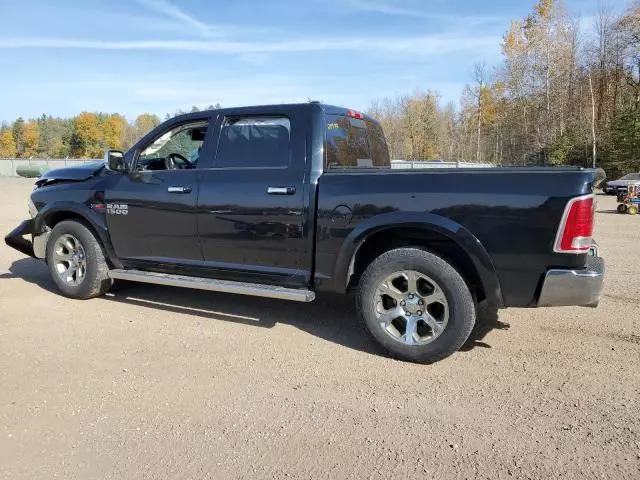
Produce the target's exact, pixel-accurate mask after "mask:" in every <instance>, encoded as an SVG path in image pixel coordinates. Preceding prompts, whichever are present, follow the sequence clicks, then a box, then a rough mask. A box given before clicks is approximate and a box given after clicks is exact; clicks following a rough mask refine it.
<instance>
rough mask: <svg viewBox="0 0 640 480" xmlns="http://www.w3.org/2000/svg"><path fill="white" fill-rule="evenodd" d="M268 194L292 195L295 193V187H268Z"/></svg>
mask: <svg viewBox="0 0 640 480" xmlns="http://www.w3.org/2000/svg"><path fill="white" fill-rule="evenodd" d="M267 193H268V194H269V195H293V194H294V193H296V187H268V188H267Z"/></svg>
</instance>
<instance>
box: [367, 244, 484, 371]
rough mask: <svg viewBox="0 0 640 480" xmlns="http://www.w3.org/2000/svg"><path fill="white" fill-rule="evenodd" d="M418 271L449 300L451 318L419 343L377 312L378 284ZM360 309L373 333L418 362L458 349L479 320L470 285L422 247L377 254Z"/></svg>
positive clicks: (393, 350)
mask: <svg viewBox="0 0 640 480" xmlns="http://www.w3.org/2000/svg"><path fill="white" fill-rule="evenodd" d="M399 271H415V272H419V273H420V274H423V275H425V276H427V277H429V278H431V279H433V281H435V282H436V283H437V284H438V285H439V287H440V289H441V291H442V293H443V294H444V296H445V299H446V301H447V303H448V312H449V315H448V321H447V323H446V326H445V328H444V330H443V331H442V333H440V335H439V336H437V337H436V338H434V339H433V340H431V341H430V343H426V344H419V345H407V344H405V343H402V342H401V341H399V340H397V339H395V338H393V337H392V336H391V335H390V334H388V333H387V331H386V330H385V329H384V328H383V327H382V326H381V323H380V321H379V320H378V318H377V316H376V305H377V302H378V297H377V296H376V291H377V289H378V287H379V286H380V285H381V284H382V283H383V282H384V281H385V279H387V277H389V276H390V275H393V274H394V273H395V272H399ZM356 305H357V309H358V313H359V314H360V317H361V319H362V321H363V322H364V324H365V326H366V327H367V330H368V331H369V333H370V334H371V335H372V336H373V338H374V339H375V340H376V341H377V342H378V343H379V344H380V345H381V346H382V347H383V348H384V349H385V350H386V351H387V352H389V353H390V354H391V355H392V356H394V357H396V358H399V359H402V360H408V361H411V362H417V363H433V362H437V361H438V360H442V359H443V358H445V357H448V356H449V355H451V354H453V353H455V352H456V351H458V350H459V349H460V348H461V347H462V345H463V344H464V342H465V341H466V340H467V338H468V337H469V335H470V334H471V331H472V330H473V327H474V325H475V321H476V304H475V301H474V299H473V296H472V295H471V292H470V291H469V287H468V286H467V284H466V282H465V281H464V279H463V278H462V276H461V275H460V274H459V273H458V271H457V270H456V269H455V268H454V267H453V266H451V265H450V264H449V263H448V262H446V261H445V260H443V259H442V258H440V257H439V256H437V255H434V254H433V253H430V252H427V251H425V250H421V249H418V248H399V249H395V250H390V251H388V252H386V253H384V254H382V255H380V256H379V257H378V258H376V259H375V260H374V261H373V262H372V263H371V264H370V265H369V266H368V267H367V269H366V270H365V272H364V274H363V275H362V277H361V279H360V282H359V285H358V290H357V292H356Z"/></svg>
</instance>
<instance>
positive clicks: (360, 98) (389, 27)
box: [0, 0, 626, 121]
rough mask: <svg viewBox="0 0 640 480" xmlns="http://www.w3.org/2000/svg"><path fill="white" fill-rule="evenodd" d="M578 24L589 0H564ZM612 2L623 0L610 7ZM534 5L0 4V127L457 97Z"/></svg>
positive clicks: (317, 1)
mask: <svg viewBox="0 0 640 480" xmlns="http://www.w3.org/2000/svg"><path fill="white" fill-rule="evenodd" d="M566 4H567V6H568V7H569V9H570V11H571V13H573V14H575V15H578V16H580V17H581V18H582V20H583V22H584V21H586V20H588V19H589V17H590V16H591V15H593V14H594V13H595V11H596V10H597V5H598V0H567V1H566ZM609 4H611V6H612V7H614V8H616V9H617V8H618V7H623V6H624V5H625V4H626V2H625V1H624V0H610V1H609ZM532 5H533V0H531V1H529V0H484V1H473V2H472V1H463V0H429V1H427V0H423V1H420V0H371V1H369V0H299V1H295V0H225V1H217V0H29V1H28V2H23V1H17V0H0V71H1V72H2V75H0V121H1V120H13V119H14V118H16V117H17V116H23V117H25V118H29V117H35V116H39V115H41V114H42V113H47V114H51V115H54V116H72V115H75V114H77V113H79V112H80V111H83V110H89V111H104V112H120V113H123V114H125V115H126V116H127V117H129V118H132V117H135V115H137V114H139V113H142V112H151V113H156V114H159V115H162V116H163V115H164V114H165V113H167V112H173V111H175V110H176V109H179V108H182V109H187V108H189V107H190V106H191V105H198V106H201V107H203V106H206V105H208V104H215V103H216V102H219V103H221V104H222V105H225V106H235V105H250V104H262V103H281V102H295V101H305V100H306V99H307V98H313V99H318V100H322V101H324V102H327V103H333V104H338V105H344V106H348V107H351V108H357V109H366V108H367V106H368V105H369V104H370V102H371V101H372V100H373V99H375V98H380V97H384V96H392V95H395V94H398V93H407V92H411V91H413V90H415V89H417V88H421V89H433V90H437V91H439V92H440V94H441V95H442V97H443V101H448V100H457V98H458V96H459V95H460V93H461V91H462V89H463V88H464V85H465V84H466V83H468V82H469V81H470V72H471V68H472V65H473V64H474V63H475V62H477V61H485V62H487V64H489V65H494V64H497V63H498V62H499V61H500V42H501V38H502V35H503V34H504V32H505V31H506V29H507V28H508V26H509V22H510V20H511V19H516V18H522V17H524V16H525V15H526V14H527V13H528V12H529V11H530V10H531V8H532Z"/></svg>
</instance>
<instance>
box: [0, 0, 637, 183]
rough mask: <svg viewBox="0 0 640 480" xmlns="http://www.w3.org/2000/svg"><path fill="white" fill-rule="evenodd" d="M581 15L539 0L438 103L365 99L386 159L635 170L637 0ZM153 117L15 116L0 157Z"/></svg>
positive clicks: (132, 128)
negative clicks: (492, 61) (492, 56)
mask: <svg viewBox="0 0 640 480" xmlns="http://www.w3.org/2000/svg"><path fill="white" fill-rule="evenodd" d="M590 23H591V24H590V25H587V28H580V27H579V19H577V18H574V17H572V16H571V15H570V14H569V13H568V11H567V9H566V7H565V5H564V3H563V1H562V0H539V1H538V2H537V3H536V4H535V5H534V6H533V9H532V11H531V13H530V14H529V15H527V16H526V17H525V18H523V19H518V20H514V21H513V22H511V25H510V27H509V29H508V30H507V31H506V32H505V35H504V37H503V41H502V61H501V64H500V65H499V66H497V67H496V68H489V67H487V65H486V64H484V63H477V64H476V65H475V66H474V68H473V71H472V72H471V74H472V78H473V82H472V83H471V84H469V85H467V87H466V88H465V89H464V92H463V93H462V96H461V98H460V100H459V102H449V103H448V104H446V105H443V104H442V101H441V97H440V96H439V94H438V93H437V92H435V91H432V90H426V91H416V92H414V93H412V94H407V95H400V96H397V97H395V98H385V99H380V100H376V101H374V102H373V103H372V105H371V107H370V108H369V110H368V113H369V114H370V115H371V116H373V117H374V118H377V119H378V120H379V121H380V122H381V124H382V126H383V129H384V132H385V135H386V138H387V141H388V144H389V149H390V153H391V158H398V159H413V160H416V159H427V160H429V159H442V160H449V161H463V160H464V161H477V162H487V163H495V164H516V165H531V164H533V165H580V166H591V165H593V164H595V165H597V166H601V167H604V168H605V170H606V171H607V173H608V174H609V176H615V175H618V174H620V173H627V172H629V171H640V0H632V2H631V3H630V4H629V5H628V7H627V8H626V10H624V11H623V12H619V13H612V12H611V11H608V10H606V9H605V8H604V7H601V8H600V10H599V11H597V12H595V15H594V16H593V20H592V21H591V22H590ZM209 108H214V107H213V106H210V107H209ZM194 109H196V108H195V107H194ZM177 113H183V112H177ZM168 117H170V115H167V118H168ZM159 122H160V118H159V117H157V116H155V115H150V114H142V115H139V116H138V117H137V118H136V119H135V120H134V121H132V122H128V121H127V120H126V119H125V118H124V117H123V116H121V115H118V114H104V113H88V112H84V113H81V114H80V115H78V116H77V117H75V118H72V119H61V118H53V117H50V116H46V115H43V116H42V117H41V118H38V119H31V120H28V121H24V120H23V119H20V118H19V119H18V120H16V121H15V122H13V123H12V124H11V125H3V126H2V127H1V128H0V158H3V157H23V158H31V157H67V156H70V157H100V156H101V155H102V152H103V150H104V149H105V148H115V149H126V148H128V147H129V146H131V145H132V144H133V143H135V141H136V140H137V139H138V138H140V137H141V136H142V135H144V134H145V133H146V132H147V131H149V130H150V129H151V128H153V127H154V126H156V125H157V124H158V123H159Z"/></svg>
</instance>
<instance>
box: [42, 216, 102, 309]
mask: <svg viewBox="0 0 640 480" xmlns="http://www.w3.org/2000/svg"><path fill="white" fill-rule="evenodd" d="M47 265H48V267H49V272H50V273H51V277H52V278H53V281H54V282H55V284H56V286H57V287H58V289H59V290H60V291H61V292H62V293H63V294H64V295H65V296H67V297H71V298H78V299H87V298H92V297H97V296H100V295H103V294H105V293H106V292H107V291H108V290H109V288H110V287H111V284H112V280H111V279H110V278H109V275H108V272H109V266H108V265H107V262H106V260H105V257H104V253H103V251H102V247H101V246H100V243H99V242H98V239H97V238H96V236H95V234H94V233H93V232H92V231H91V230H89V229H88V228H87V227H86V226H85V225H83V224H82V223H80V222H77V221H75V220H65V221H63V222H60V223H58V224H57V225H56V226H55V227H53V230H52V231H51V235H50V237H49V241H48V242H47Z"/></svg>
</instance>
